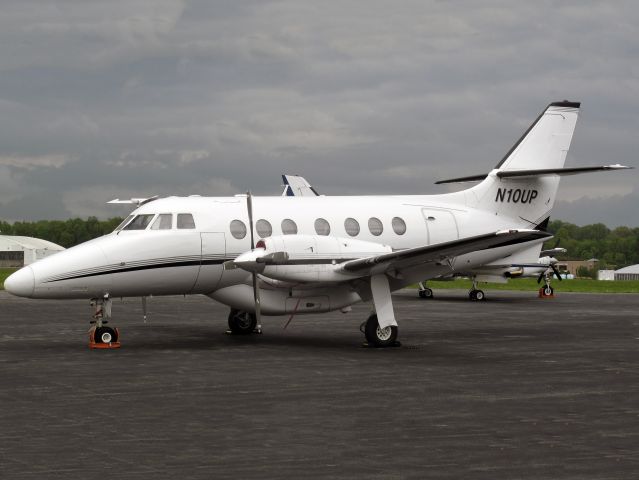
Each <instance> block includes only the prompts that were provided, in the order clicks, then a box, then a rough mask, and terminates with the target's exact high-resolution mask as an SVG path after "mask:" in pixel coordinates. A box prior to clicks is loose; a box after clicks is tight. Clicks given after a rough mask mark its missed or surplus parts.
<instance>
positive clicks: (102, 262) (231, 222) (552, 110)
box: [5, 101, 628, 347]
mask: <svg viewBox="0 0 639 480" xmlns="http://www.w3.org/2000/svg"><path fill="white" fill-rule="evenodd" d="M579 105H580V104H579V103H576V102H569V101H562V102H555V103H551V104H550V105H549V106H548V107H547V108H546V109H545V110H544V111H543V112H542V114H541V115H540V116H539V117H538V118H537V119H536V120H535V122H534V123H533V124H532V125H531V126H530V128H529V129H528V130H527V131H526V132H525V133H524V135H523V136H522V137H521V138H520V139H519V141H517V143H516V144H515V145H514V146H513V147H512V148H511V149H510V151H508V153H507V154H506V155H505V157H504V158H503V160H502V161H501V162H499V164H498V165H497V166H496V167H495V168H494V169H493V170H492V171H491V172H490V173H489V174H488V175H487V176H486V177H485V178H484V179H483V181H482V182H481V183H479V184H478V185H476V186H474V187H472V188H470V189H467V190H463V191H459V192H455V193H447V194H443V195H394V196H350V197H342V196H314V197H295V196H293V197H290V196H277V197H253V196H251V195H250V194H248V195H237V196H235V197H201V196H190V197H168V198H159V199H148V200H145V199H135V200H134V201H133V202H134V203H135V204H136V205H138V208H136V209H135V210H134V211H133V213H132V214H131V215H130V216H129V217H127V218H126V219H125V220H124V221H123V222H122V224H120V225H119V226H118V227H117V228H116V229H115V230H114V231H113V232H112V233H111V234H108V235H105V236H103V237H100V238H97V239H94V240H91V241H88V242H86V243H83V244H81V245H78V246H75V247H73V248H69V249H67V250H65V251H63V252H60V253H58V254H56V255H53V256H51V257H49V258H46V259H43V260H41V261H38V262H36V263H33V264H31V265H29V266H28V267H24V268H22V269H21V270H18V271H17V272H15V273H14V274H13V275H11V276H10V277H9V278H8V279H7V280H6V281H5V288H6V290H7V291H9V292H10V293H12V294H14V295H18V296H22V297H28V298H48V299H74V298H76V299H78V298H79V299H81V298H86V299H92V302H93V304H94V305H95V308H96V311H95V314H94V317H95V321H96V328H95V330H94V333H93V340H94V342H96V343H102V344H107V345H110V344H111V343H113V342H116V341H117V340H118V338H117V336H118V331H117V329H114V328H112V327H111V326H107V325H105V323H106V321H107V320H108V319H109V318H110V317H111V306H112V298H116V297H147V296H150V295H175V294H204V295H207V296H209V297H210V298H212V299H214V300H217V301H219V302H222V303H223V304H226V305H228V306H229V307H230V309H231V311H230V314H229V317H228V324H229V327H230V330H231V331H232V332H234V333H238V334H246V333H251V332H253V331H255V330H258V331H260V330H261V317H262V315H285V314H288V315H291V316H293V315H298V314H309V313H321V312H328V311H333V310H342V311H344V312H345V311H348V310H349V307H350V305H352V304H354V303H357V302H361V301H371V302H372V304H373V306H374V313H372V314H371V315H370V316H369V317H368V319H367V320H366V321H365V323H364V324H362V326H363V327H364V328H363V331H364V334H365V337H366V339H367V341H368V344H369V345H371V346H378V347H383V346H391V345H397V341H396V340H397V335H398V328H397V321H396V319H395V314H394V311H393V303H392V299H391V292H392V291H394V290H397V289H400V288H403V287H405V286H407V285H410V284H414V283H416V282H418V281H420V280H423V279H429V278H435V277H440V276H442V275H444V274H447V273H452V272H455V271H467V270H469V269H472V268H475V267H479V266H482V265H489V264H491V263H495V262H497V263H501V264H503V263H504V260H505V259H508V262H509V263H522V264H523V263H531V262H534V261H536V260H537V259H538V258H539V252H540V250H541V245H542V243H543V242H544V241H545V240H547V239H548V238H549V237H550V234H548V233H546V232H543V231H540V230H537V227H538V226H539V225H540V224H543V222H544V221H546V219H547V218H548V217H549V215H550V211H551V209H552V207H553V204H554V202H555V196H556V192H557V187H558V185H559V179H560V176H561V175H570V174H575V173H581V172H586V171H601V170H617V169H623V168H628V167H623V166H621V165H612V166H602V167H584V168H563V165H564V160H565V158H566V153H567V151H568V147H569V145H570V142H571V139H572V134H573V131H574V128H575V123H576V121H577V115H578V111H579ZM254 219H257V220H256V221H254ZM255 236H257V237H258V239H259V241H257V242H255Z"/></svg>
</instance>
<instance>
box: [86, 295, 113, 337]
mask: <svg viewBox="0 0 639 480" xmlns="http://www.w3.org/2000/svg"><path fill="white" fill-rule="evenodd" d="M111 304H112V301H111V299H110V298H109V295H108V294H106V295H104V297H102V298H94V299H92V300H91V306H92V307H94V308H95V311H94V313H93V318H94V320H92V321H91V324H92V325H93V326H92V327H91V328H90V329H89V348H102V349H105V348H120V342H119V339H120V331H119V330H118V329H117V328H111V327H108V326H107V325H106V324H107V323H109V320H108V319H110V318H111Z"/></svg>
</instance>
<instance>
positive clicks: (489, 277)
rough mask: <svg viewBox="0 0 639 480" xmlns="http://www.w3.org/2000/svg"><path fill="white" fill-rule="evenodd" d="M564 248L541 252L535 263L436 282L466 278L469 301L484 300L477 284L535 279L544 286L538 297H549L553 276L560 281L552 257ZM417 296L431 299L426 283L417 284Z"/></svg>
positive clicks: (459, 274) (484, 268)
mask: <svg viewBox="0 0 639 480" xmlns="http://www.w3.org/2000/svg"><path fill="white" fill-rule="evenodd" d="M565 252H566V249H565V248H553V249H551V250H542V251H541V257H539V260H538V261H537V262H535V263H524V264H506V265H486V266H481V267H479V268H476V269H474V270H469V271H468V272H456V273H454V274H450V275H444V276H442V277H440V278H438V279H437V280H452V279H453V278H455V277H468V278H470V279H471V280H472V282H473V286H472V288H471V289H470V291H469V292H468V298H469V299H470V300H479V301H481V300H485V299H486V295H485V294H484V291H483V290H480V289H478V288H477V283H478V282H493V283H506V282H507V281H508V280H509V279H511V278H536V279H537V283H540V282H541V281H542V280H544V286H542V287H541V288H540V289H539V296H540V297H551V296H553V295H554V292H555V290H554V289H553V287H552V286H551V282H552V278H553V276H556V278H557V279H558V280H559V281H561V280H562V278H561V275H560V273H559V271H558V270H557V267H556V266H555V265H556V264H557V259H556V258H555V257H553V256H552V255H557V254H558V253H565ZM418 286H419V290H418V294H419V297H420V298H426V299H429V298H433V296H434V294H433V290H432V288H430V287H427V286H426V282H419V283H418Z"/></svg>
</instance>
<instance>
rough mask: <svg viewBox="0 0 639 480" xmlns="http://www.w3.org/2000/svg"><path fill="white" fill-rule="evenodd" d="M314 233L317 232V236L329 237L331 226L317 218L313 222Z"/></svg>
mask: <svg viewBox="0 0 639 480" xmlns="http://www.w3.org/2000/svg"><path fill="white" fill-rule="evenodd" d="M315 232H317V234H318V235H330V234H331V226H330V225H329V223H328V222H327V221H326V220H324V219H323V218H318V219H317V220H315Z"/></svg>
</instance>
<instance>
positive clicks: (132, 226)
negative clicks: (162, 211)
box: [122, 214, 155, 230]
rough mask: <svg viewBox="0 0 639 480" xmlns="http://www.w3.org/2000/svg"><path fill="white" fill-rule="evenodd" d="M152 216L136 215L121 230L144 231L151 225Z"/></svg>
mask: <svg viewBox="0 0 639 480" xmlns="http://www.w3.org/2000/svg"><path fill="white" fill-rule="evenodd" d="M154 216H155V215H153V214H147V215H137V216H136V217H135V218H134V219H133V220H131V221H130V222H129V223H128V225H126V226H125V227H124V228H123V229H122V230H144V229H145V228H146V227H147V226H148V225H149V223H151V220H152V219H153V217H154Z"/></svg>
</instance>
